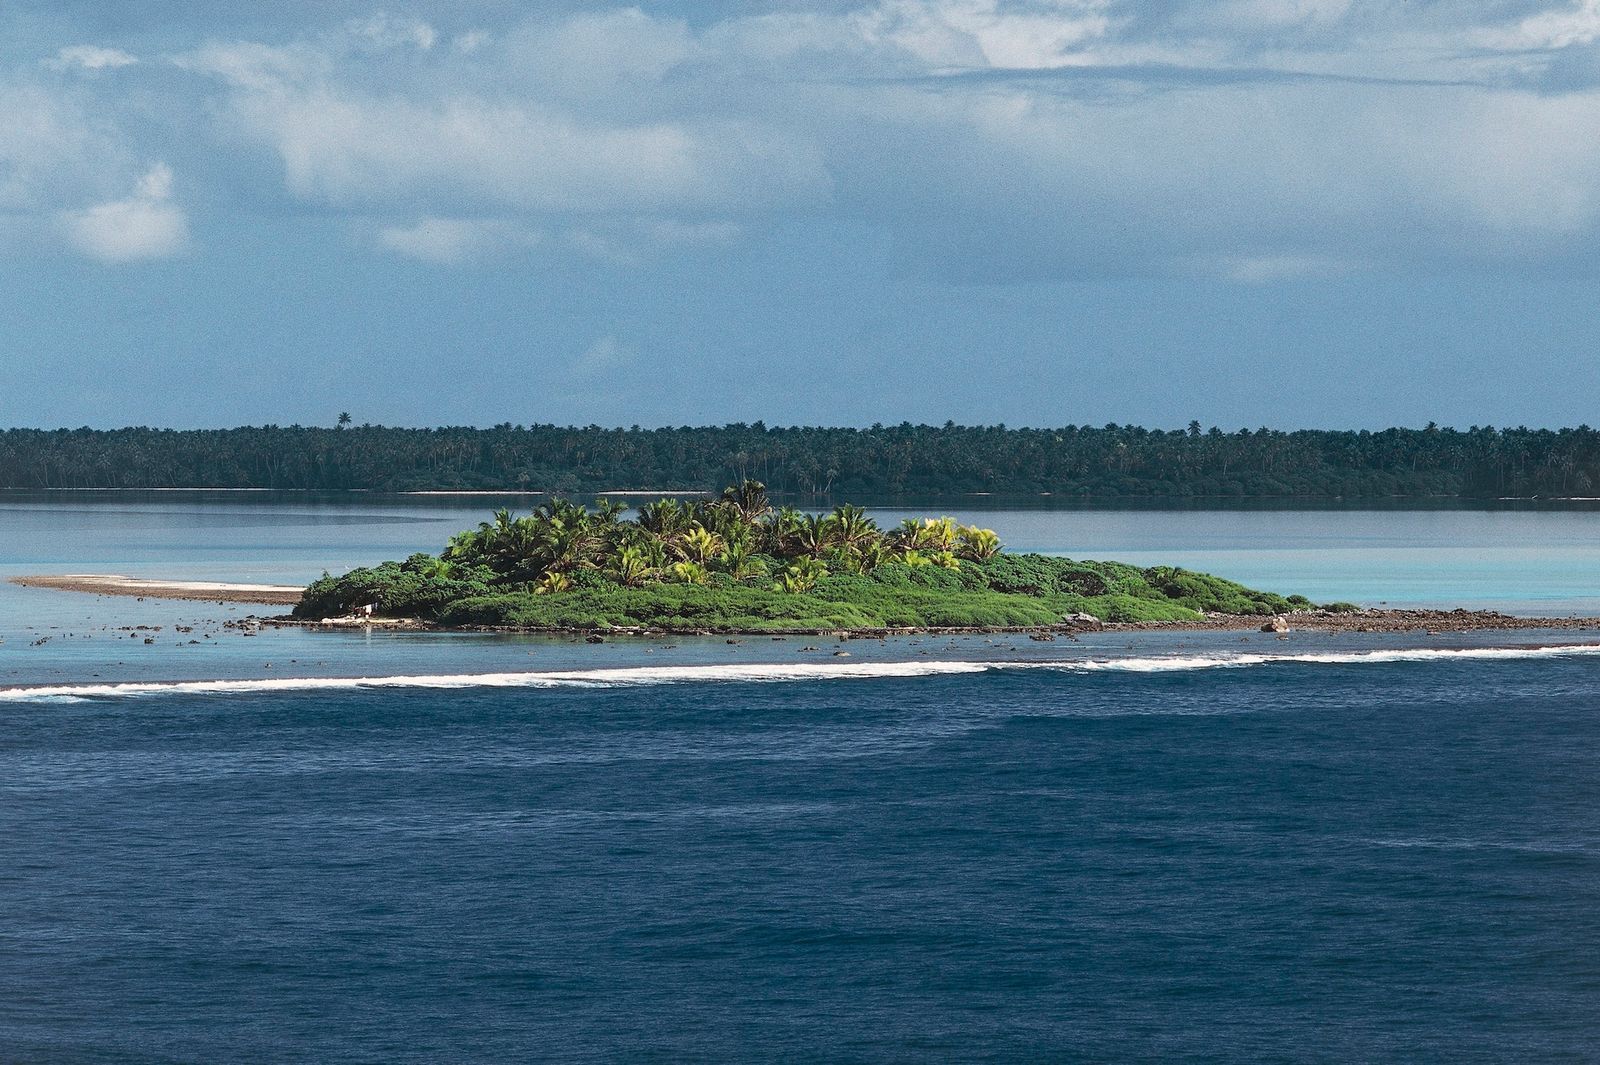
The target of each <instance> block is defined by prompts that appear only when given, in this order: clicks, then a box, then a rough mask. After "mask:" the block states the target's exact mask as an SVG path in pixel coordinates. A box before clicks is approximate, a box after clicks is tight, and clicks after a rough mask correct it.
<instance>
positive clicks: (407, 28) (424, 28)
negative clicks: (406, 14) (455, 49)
mask: <svg viewBox="0 0 1600 1065" xmlns="http://www.w3.org/2000/svg"><path fill="white" fill-rule="evenodd" d="M345 30H346V31H347V32H348V33H349V34H350V35H351V36H352V37H354V38H356V39H357V40H359V41H361V42H363V43H365V44H367V45H369V46H371V47H374V48H401V47H405V46H408V45H409V46H410V47H413V48H420V49H422V50H423V51H424V52H426V51H427V50H428V49H430V48H432V47H433V46H434V43H435V42H436V41H438V39H439V34H438V33H437V32H436V31H435V30H434V28H433V27H432V26H430V25H428V24H427V23H426V22H423V21H422V20H421V19H416V18H395V17H393V16H391V15H383V14H379V15H373V16H371V17H370V18H365V19H351V20H350V21H348V22H346V23H345Z"/></svg>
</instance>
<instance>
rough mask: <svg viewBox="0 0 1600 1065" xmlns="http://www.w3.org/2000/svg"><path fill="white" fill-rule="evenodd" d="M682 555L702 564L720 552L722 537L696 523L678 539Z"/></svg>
mask: <svg viewBox="0 0 1600 1065" xmlns="http://www.w3.org/2000/svg"><path fill="white" fill-rule="evenodd" d="M679 544H680V546H681V548H682V550H683V554H684V557H685V558H686V559H687V560H688V561H690V562H698V563H699V564H701V565H702V566H703V565H705V564H706V563H707V562H710V561H711V560H712V559H713V558H715V557H717V556H718V555H720V554H721V553H722V547H723V541H722V537H720V536H718V535H716V534H715V533H713V532H710V531H708V530H707V529H706V528H705V526H703V525H700V524H699V523H696V524H695V525H693V526H692V527H690V529H689V531H688V532H686V533H684V534H683V536H682V537H681V538H680V540H679Z"/></svg>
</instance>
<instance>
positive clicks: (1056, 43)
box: [858, 0, 1113, 70]
mask: <svg viewBox="0 0 1600 1065" xmlns="http://www.w3.org/2000/svg"><path fill="white" fill-rule="evenodd" d="M1111 6H1112V5H1111V3H1110V2H1109V0H1054V2H1048V3H1042V4H1035V5H1027V6H1019V5H1015V4H1005V3H1002V2H1001V0H883V2H881V3H879V4H878V6H877V7H876V8H874V9H871V10H870V11H868V12H865V13H863V14H862V15H860V16H858V25H859V26H860V27H861V29H862V31H863V33H864V34H865V35H866V36H867V37H868V38H869V39H878V40H887V41H890V42H893V43H894V44H895V45H897V46H899V47H901V48H903V49H905V50H906V51H908V52H910V53H911V54H913V55H915V56H916V57H917V58H919V59H921V60H923V61H924V62H926V63H928V64H930V65H932V66H934V67H995V68H1001V69H1014V70H1029V69H1044V68H1049V67H1056V66H1064V65H1068V64H1070V63H1072V62H1073V61H1074V53H1075V52H1076V50H1077V49H1078V48H1079V46H1081V45H1083V44H1084V43H1086V42H1088V41H1091V40H1094V39H1096V38H1099V37H1102V36H1104V35H1105V34H1106V32H1107V31H1108V30H1109V29H1110V28H1111V26H1112V24H1113V23H1112V19H1111V18H1110V17H1109V15H1108V13H1107V12H1108V9H1109V8H1110V7H1111Z"/></svg>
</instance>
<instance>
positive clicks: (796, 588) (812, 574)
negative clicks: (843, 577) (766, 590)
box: [778, 558, 828, 593]
mask: <svg viewBox="0 0 1600 1065" xmlns="http://www.w3.org/2000/svg"><path fill="white" fill-rule="evenodd" d="M827 575H828V567H827V566H824V565H823V564H822V562H821V561H820V560H818V559H815V558H797V559H795V560H794V561H793V562H791V563H790V564H789V567H788V568H787V569H785V570H784V571H783V572H782V573H780V574H779V575H778V587H779V588H780V589H781V590H783V591H785V592H791V593H799V592H809V591H810V590H811V589H812V588H815V587H816V585H817V582H818V581H820V580H821V579H822V578H824V577H826V576H827Z"/></svg>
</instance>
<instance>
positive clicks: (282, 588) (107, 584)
mask: <svg viewBox="0 0 1600 1065" xmlns="http://www.w3.org/2000/svg"><path fill="white" fill-rule="evenodd" d="M10 583H12V584H20V585H22V586H23V587H24V588H52V589H55V590H56V591H61V592H92V593H94V594H95V595H127V596H136V597H139V598H147V599H186V600H191V601H194V602H208V603H264V604H269V605H274V606H293V605H294V604H296V603H298V602H299V601H300V595H301V592H303V591H304V589H302V588H299V587H297V586H295V585H292V584H233V583H228V582H225V581H167V580H154V579H150V578H145V577H124V576H122V575H121V574H116V573H62V574H58V575H51V576H31V577H12V578H11V579H10Z"/></svg>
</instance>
